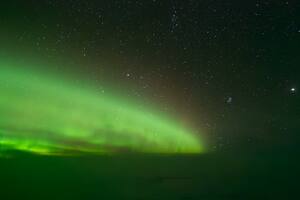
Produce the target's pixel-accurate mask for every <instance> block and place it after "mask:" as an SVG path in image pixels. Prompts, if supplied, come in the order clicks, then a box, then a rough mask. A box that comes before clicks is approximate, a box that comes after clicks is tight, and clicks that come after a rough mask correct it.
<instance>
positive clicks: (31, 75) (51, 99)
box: [0, 62, 204, 155]
mask: <svg viewBox="0 0 300 200" xmlns="http://www.w3.org/2000/svg"><path fill="white" fill-rule="evenodd" d="M22 67H23V70H22V69H21V68H22ZM0 95H1V96H0V152H1V151H6V150H20V151H29V152H34V153H38V154H46V155H47V154H52V155H55V154H57V155H59V154H63V155H64V154H68V153H69V154H70V153H71V154H72V152H74V153H75V152H81V153H113V152H123V151H133V152H145V153H200V152H203V150H204V147H203V144H202V143H201V142H202V141H200V140H199V138H198V137H196V136H195V135H194V134H192V133H190V132H189V131H187V130H185V129H183V128H182V127H180V126H178V125H177V122H176V121H171V120H169V119H167V118H165V117H161V116H160V115H158V114H157V112H150V111H147V110H144V109H143V110H141V109H138V106H135V104H134V103H132V102H129V103H127V102H126V101H125V99H122V98H120V97H117V96H108V95H106V94H103V93H99V92H97V91H96V90H94V89H93V87H89V88H87V87H76V86H74V85H72V84H71V83H69V82H67V81H66V80H62V78H58V77H57V76H50V75H47V74H42V73H38V72H37V71H36V70H33V69H31V70H29V69H26V70H24V66H19V65H17V64H8V63H5V62H2V63H1V62H0ZM153 113H156V114H153Z"/></svg>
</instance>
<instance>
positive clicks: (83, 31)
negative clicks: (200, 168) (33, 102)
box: [0, 0, 300, 199]
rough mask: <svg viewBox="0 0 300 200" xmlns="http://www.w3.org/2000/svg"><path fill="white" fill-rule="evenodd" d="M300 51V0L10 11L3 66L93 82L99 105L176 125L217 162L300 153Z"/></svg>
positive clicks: (67, 3)
mask: <svg viewBox="0 0 300 200" xmlns="http://www.w3.org/2000/svg"><path fill="white" fill-rule="evenodd" d="M299 52H300V3H299V2H298V1H297V0H295V1H293V0H288V1H281V0H278V1H277V0H276V1H271V0H256V1H254V0H253V1H252V0H249V1H248V0H247V1H246V0H245V1H224V0H185V1H183V0H98V1H96V0H90V1H83V0H40V1H33V0H28V1H15V0H11V1H4V2H1V6H0V58H1V59H2V61H1V62H0V64H1V63H3V62H4V61H3V60H9V61H12V62H19V63H26V65H31V63H35V64H34V65H35V66H34V67H35V69H34V70H32V69H31V70H29V69H28V70H29V73H30V72H31V71H38V73H40V74H48V73H49V74H54V76H56V75H57V76H56V79H57V80H60V78H59V77H61V76H63V77H64V78H65V79H70V80H71V81H70V83H72V84H71V85H73V86H74V87H75V88H76V87H81V86H82V85H84V84H86V82H89V84H90V85H93V87H94V88H95V89H96V90H97V95H98V94H102V93H103V94H105V95H113V96H114V95H116V96H121V99H118V102H121V101H122V100H123V99H124V100H125V99H126V101H127V100H128V101H129V102H131V104H133V105H132V106H133V107H135V108H140V107H142V108H144V109H146V110H148V109H150V110H155V113H161V114H162V115H163V116H171V118H172V119H174V123H177V124H179V125H180V126H182V127H185V128H186V129H187V130H192V132H193V134H194V135H196V137H197V138H199V140H201V141H202V142H203V143H204V144H205V148H206V152H210V153H211V152H220V153H224V152H237V151H247V152H248V151H255V150H256V149H264V150H266V151H268V152H269V151H271V152H272V151H274V152H275V151H276V152H278V151H285V150H286V151H292V152H295V151H298V149H299V142H300V138H299V135H298V134H299V132H300V126H299V123H300V91H299V90H300V68H299V66H300V56H299ZM36 63H39V64H36ZM41 63H43V64H41ZM17 66H18V67H19V68H20V67H22V64H19V65H17ZM0 68H1V65H0ZM24 69H25V70H27V69H26V67H23V70H24ZM0 72H1V69H0ZM0 77H2V76H1V75H0ZM42 77H43V76H42ZM66 77H68V78H66ZM36 84H37V85H38V83H36ZM0 89H1V87H0ZM0 92H1V90H0ZM4 94H5V93H4ZM0 98H2V97H1V96H0ZM134 102H135V103H134ZM141 102H142V103H141ZM0 108H1V106H0ZM0 115H1V113H0ZM2 115H4V114H3V113H2ZM0 117H2V116H0ZM0 122H1V120H0ZM174 123H173V124H174ZM1 126H2V127H0V129H1V128H2V129H3V125H2V124H1ZM0 137H1V130H0ZM158 137H159V136H158ZM0 139H1V138H0ZM125 140H126V138H125ZM187 144H188V143H187ZM76 145H77V144H76ZM121 151H122V150H121ZM221 157H222V156H221ZM240 157H243V156H240ZM283 157H284V156H283ZM35 162H36V161H35ZM136 162H137V161H136ZM178 162H179V161H178ZM190 162H191V163H192V161H190ZM224 162H225V161H224ZM220 163H222V162H221V161H220ZM249 163H250V161H249ZM220 165H222V164H220ZM145 166H147V164H145ZM207 166H208V165H207ZM245 171H247V170H245ZM266 171H267V170H266ZM262 174H263V172H262ZM285 180H288V179H285ZM129 196H130V195H129ZM150 199H151V198H150ZM186 199H188V198H186ZM208 199H209V198H208ZM229 199H230V198H229Z"/></svg>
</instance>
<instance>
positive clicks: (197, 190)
mask: <svg viewBox="0 0 300 200" xmlns="http://www.w3.org/2000/svg"><path fill="white" fill-rule="evenodd" d="M292 152H293V153H292ZM298 153H299V152H295V151H290V150H287V151H282V150H278V151H274V150H272V151H263V150H257V151H252V152H247V153H246V152H239V153H236V152H235V153H233V152H227V153H214V154H204V155H200V156H192V155H190V156H167V155H117V156H101V157H96V156H95V157H92V156H89V157H68V158H67V157H44V156H35V155H27V154H16V155H15V156H14V157H13V158H9V159H6V158H1V159H0V177H1V182H0V185H1V187H0V192H1V197H2V198H1V199H4V200H8V199H21V198H22V199H51V200H53V199H154V200H155V199H182V200H192V199H297V196H298V189H299V177H300V176H299V169H300V168H299V166H300V165H299V164H300V163H299V161H298V157H299V154H298ZM14 154H15V153H14Z"/></svg>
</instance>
